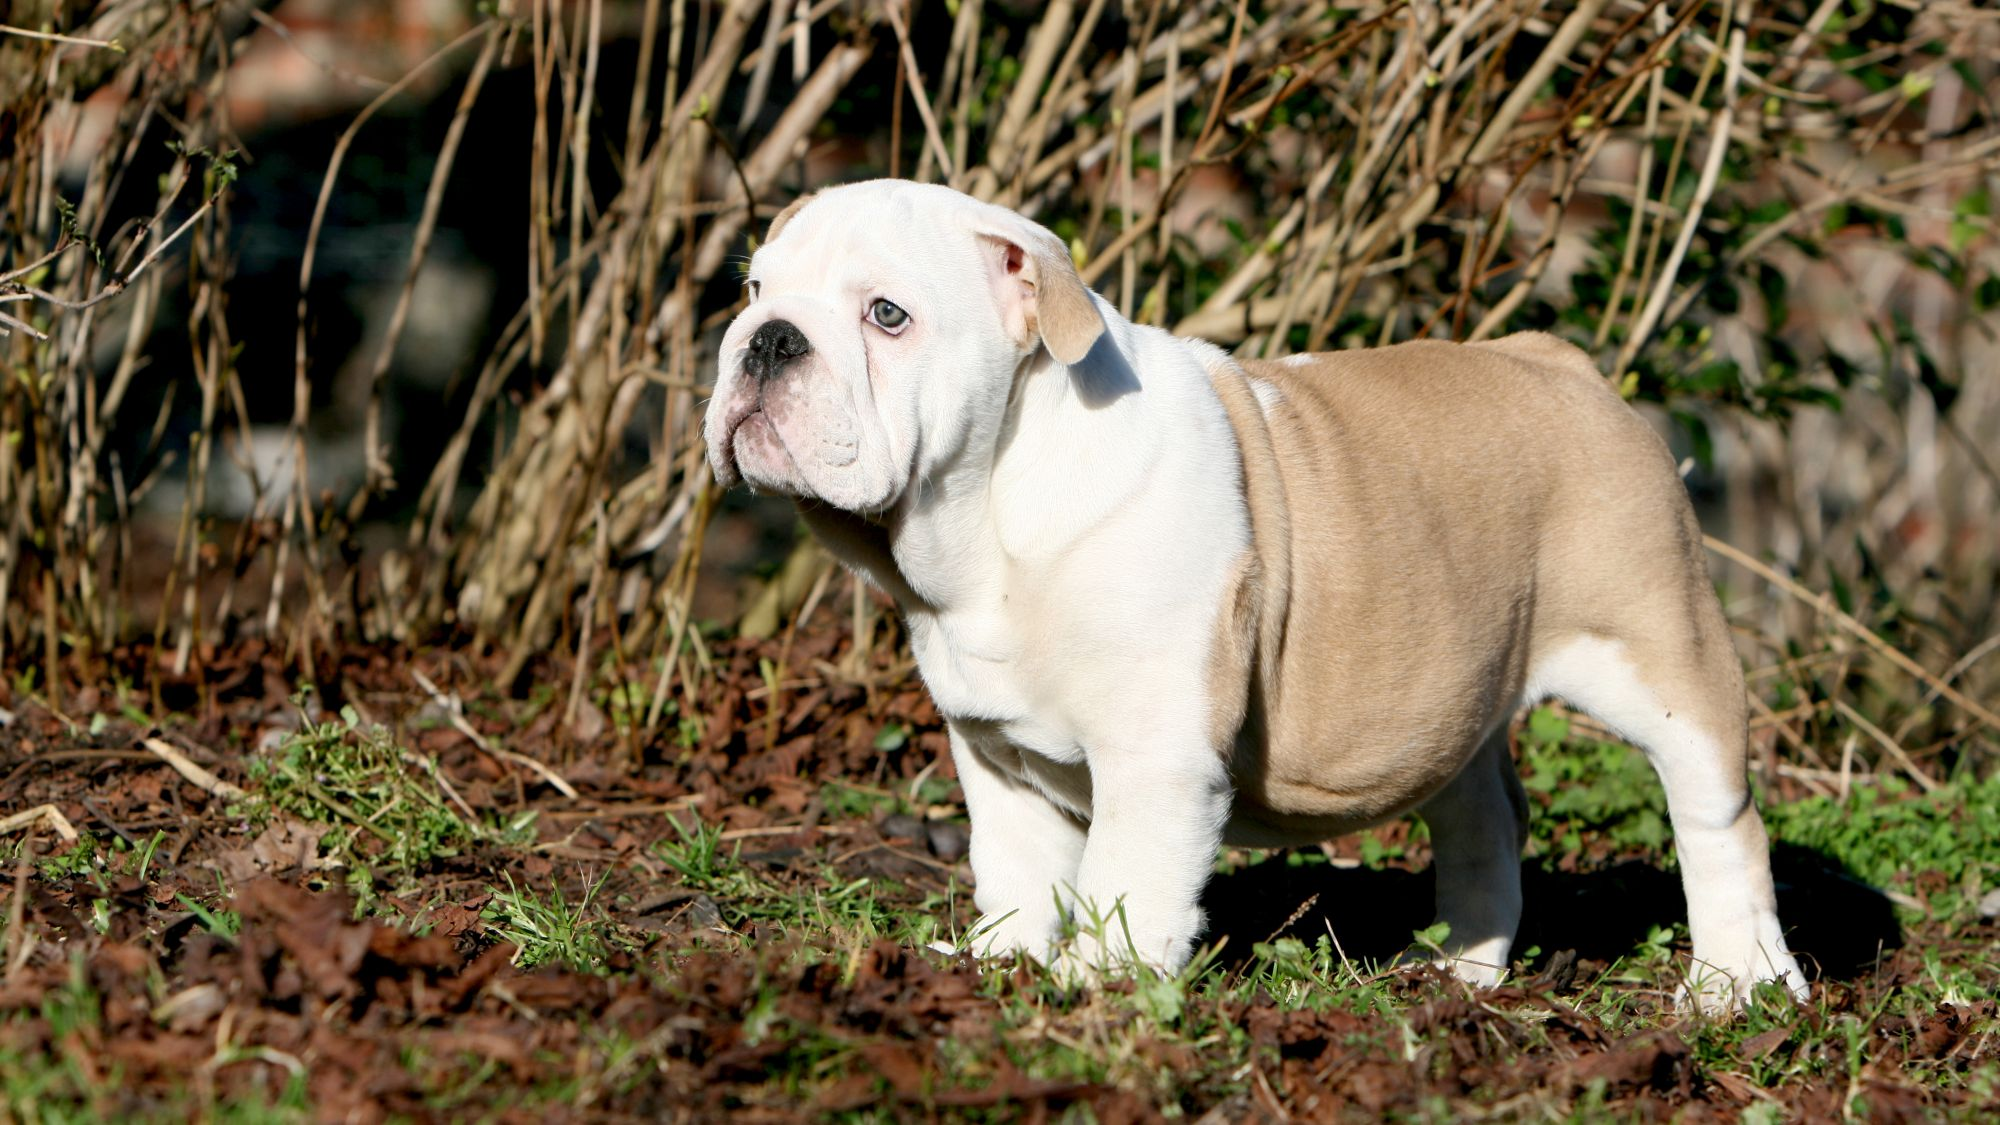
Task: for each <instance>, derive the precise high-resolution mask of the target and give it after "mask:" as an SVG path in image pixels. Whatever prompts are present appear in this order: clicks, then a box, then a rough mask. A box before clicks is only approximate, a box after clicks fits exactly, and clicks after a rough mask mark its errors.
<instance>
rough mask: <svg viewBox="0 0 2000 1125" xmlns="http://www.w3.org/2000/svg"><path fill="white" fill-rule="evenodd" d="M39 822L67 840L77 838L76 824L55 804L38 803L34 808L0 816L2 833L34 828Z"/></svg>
mask: <svg viewBox="0 0 2000 1125" xmlns="http://www.w3.org/2000/svg"><path fill="white" fill-rule="evenodd" d="M38 824H47V825H48V826H49V827H50V828H52V829H54V830H55V833H56V835H58V836H61V837H62V838H63V839H65V840H72V841H73V840H75V839H76V838H77V836H76V826H75V825H73V824H71V823H70V822H69V818H68V817H66V816H64V815H63V814H62V810H61V809H59V808H57V807H55V806H54V805H36V806H35V807H34V808H32V809H26V810H24V811H22V812H17V813H15V814H14V815H12V816H9V817H0V834H4V833H8V832H17V831H19V830H21V829H23V828H33V827H34V826H36V825H38Z"/></svg>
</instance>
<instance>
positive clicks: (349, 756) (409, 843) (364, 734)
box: [248, 694, 480, 872]
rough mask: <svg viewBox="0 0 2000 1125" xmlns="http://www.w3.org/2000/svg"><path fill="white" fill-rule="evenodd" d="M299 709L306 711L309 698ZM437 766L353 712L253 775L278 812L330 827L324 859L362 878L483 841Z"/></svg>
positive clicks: (302, 734)
mask: <svg viewBox="0 0 2000 1125" xmlns="http://www.w3.org/2000/svg"><path fill="white" fill-rule="evenodd" d="M296 702H297V703H298V704H299V705H300V709H301V712H303V711H304V702H305V697H304V695H303V694H301V695H300V696H299V697H298V698H297V700H296ZM435 769H436V767H435V765H434V764H433V763H431V762H429V761H428V760H427V759H422V758H418V757H417V756H415V755H414V754H411V753H409V752H408V751H406V750H404V749H402V748H401V747H400V746H398V745H397V744H396V742H395V740H394V738H392V737H391V736H390V734H389V732H388V731H386V730H384V729H382V728H381V727H378V726H373V725H369V724H364V723H362V721H361V720H360V717H359V716H358V715H357V714H356V713H355V712H354V710H353V708H351V707H348V708H342V709H341V713H340V716H339V718H338V719H336V720H333V721H329V722H323V723H315V722H312V721H311V720H310V719H308V720H306V721H305V723H304V724H303V725H302V726H301V727H300V729H299V730H298V732H297V733H295V734H291V735H288V736H286V737H285V739H284V740H283V741H281V742H280V743H279V744H278V745H277V746H276V747H275V748H274V749H272V750H271V751H270V752H268V753H265V754H261V755H258V756H256V757H253V758H252V759H250V762H249V764H248V772H249V775H250V778H251V780H252V781H253V782H254V783H255V784H256V786H257V788H258V789H259V791H260V792H261V794H262V796H263V799H264V800H265V801H266V802H268V803H269V805H270V807H271V808H274V809H277V810H279V811H281V812H285V813H288V814H290V815H292V816H296V817H298V818H300V819H301V820H307V821H312V822H314V823H318V824H329V825H333V826H334V830H333V831H331V832H328V833H327V834H326V835H325V836H324V837H322V838H321V840H320V852H321V854H322V855H324V856H328V857H333V858H334V859H336V860H338V861H339V862H341V863H343V864H345V865H347V866H349V867H352V868H355V869H357V870H374V871H402V872H408V871H412V870H414V869H417V868H421V867H423V866H424V865H426V864H429V863H431V862H432V861H433V860H436V859H439V858H441V857H446V856H453V855H457V854H459V853H460V852H462V851H464V850H465V848H467V847H468V846H470V845H471V844H472V842H473V841H474V840H475V839H476V838H477V837H478V836H479V835H480V831H479V829H478V828H477V827H476V826H475V825H473V824H471V823H469V822H468V821H466V820H465V819H464V818H463V817H461V816H459V815H458V814H457V813H456V812H455V811H453V809H452V808H451V806H450V805H449V804H448V803H447V802H446V799H445V797H444V796H443V795H442V793H441V791H440V785H439V783H438V781H437V780H436V779H435V777H434V776H433V775H434V774H435Z"/></svg>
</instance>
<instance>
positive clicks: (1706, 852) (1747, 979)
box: [1529, 606, 1807, 1012]
mask: <svg viewBox="0 0 2000 1125" xmlns="http://www.w3.org/2000/svg"><path fill="white" fill-rule="evenodd" d="M1694 616H1695V620H1694V621H1693V622H1692V625H1691V628H1690V631H1689V632H1688V633H1687V634H1684V635H1682V636H1679V637H1676V636H1673V635H1672V634H1673V633H1674V632H1675V630H1671V629H1669V630H1664V631H1662V634H1664V635H1662V634H1656V635H1652V636H1646V637H1639V636H1634V637H1632V638H1630V640H1631V643H1630V644H1627V643H1625V642H1624V641H1619V640H1611V639H1607V638H1604V637H1597V636H1577V637H1575V638H1572V639H1570V640H1569V641H1567V642H1566V643H1563V644H1561V645H1558V646H1556V647H1555V648H1554V649H1552V650H1551V651H1550V652H1549V654H1548V655H1547V656H1545V657H1544V658H1542V659H1540V660H1539V661H1537V663H1536V665H1535V666H1534V667H1533V668H1531V669H1530V671H1529V678H1530V681H1531V683H1532V685H1533V686H1534V687H1536V688H1539V689H1543V690H1544V691H1546V692H1547V693H1550V694H1554V695H1559V696H1561V697H1563V698H1564V699H1566V700H1568V701H1569V702H1570V703H1571V704H1572V705H1574V706H1576V707H1577V708H1579V709H1581V710H1583V711H1585V712H1588V713H1589V714H1591V715H1594V716H1596V717H1597V718H1598V719H1599V720H1600V721H1602V722H1603V723H1605V724H1606V725H1607V726H1609V727H1611V729H1613V730H1614V731H1616V732H1618V734H1619V735H1620V736H1621V737H1623V738H1625V739H1627V740H1628V741H1630V742H1631V743H1632V744H1633V745H1635V746H1637V747H1639V749H1640V750H1641V751H1642V752H1644V753H1645V755H1646V759H1647V760H1648V761H1649V762H1651V763H1652V766H1653V770H1654V772H1656V773H1657V774H1659V777H1660V782H1661V785H1662V786H1663V787H1664V788H1665V789H1666V793H1667V813H1668V816H1669V819H1670V820H1671V821H1672V823H1673V829H1674V844H1675V849H1676V851H1677V852H1678V854H1679V857H1680V866H1681V883H1682V886H1683V888H1684V889H1685V891H1686V893H1687V907H1688V929H1689V931H1690V932H1691V933H1692V935H1693V938H1694V964H1693V966H1692V967H1691V969H1690V971H1689V973H1688V981H1687V984H1686V985H1685V986H1684V987H1683V989H1682V1001H1683V1002H1684V1003H1686V1004H1689V1005H1691V1006H1693V1007H1695V1008H1697V1009H1700V1010H1702V1011H1710V1012H1725V1011H1728V1010H1730V1009H1733V1008H1735V1007H1737V1006H1740V1005H1741V1004H1742V1002H1743V1000H1744V999H1745V998H1746V997H1747V996H1748V995H1749V992H1750V990H1751V989H1752V988H1753V987H1754V986H1756V985H1757V984H1758V983H1759V982H1762V981H1778V982H1780V983H1782V984H1783V985H1784V986H1785V988H1786V989H1787V990H1788V991H1790V992H1791V993H1792V995H1794V996H1796V997H1798V998H1800V999H1804V998H1805V996H1806V994H1807V988H1806V982H1805V976H1804V974H1803V973H1801V972H1800V971H1799V966H1798V962H1797V961H1795V960H1794V959H1793V958H1792V955H1791V952H1790V951H1789V950H1787V949H1786V948H1785V937H1784V931H1783V928H1782V927H1781V926H1780V924H1779V922H1778V907H1777V896H1776V893H1775V891H1774V890H1773V887H1772V882H1771V856H1770V845H1769V842H1768V840H1767V838H1766V836H1765V834H1764V822H1763V820H1762V819H1761V818H1760V817H1759V816H1758V815H1757V806H1756V803H1755V802H1754V801H1752V800H1751V797H1750V785H1749V778H1748V776H1747V769H1746V762H1745V755H1746V747H1745V744H1744V743H1745V711H1744V702H1743V679H1742V673H1741V671H1740V669H1739V668H1738V667H1737V664H1736V654H1735V652H1734V650H1733V649H1732V648H1731V647H1730V646H1729V642H1728V636H1727V634H1726V632H1724V626H1723V622H1722V615H1721V613H1720V611H1719V609H1718V608H1716V607H1713V606H1700V607H1697V610H1696V614H1695V615H1694ZM1662 619H1670V618H1667V617H1666V615H1662ZM1680 620H1687V617H1685V616H1683V617H1681V618H1680ZM1704 627H1705V628H1704ZM1697 636H1699V640H1697V639H1696V637H1697Z"/></svg>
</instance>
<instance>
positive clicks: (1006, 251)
mask: <svg viewBox="0 0 2000 1125" xmlns="http://www.w3.org/2000/svg"><path fill="white" fill-rule="evenodd" d="M1013 218H1015V219H1017V220H1018V221H1017V222H1015V223H1010V224H1008V227H1009V228H1010V229H1005V230H993V229H986V230H981V231H980V232H979V236H980V237H981V238H982V239H984V240H985V241H986V242H987V243H989V244H990V245H991V247H992V248H993V251H994V255H993V258H992V262H993V267H994V272H995V279H994V280H995V284H996V287H997V290H998V292H999V295H1000V299H1001V301H1002V304H1003V308H1002V315H1003V317H1004V318H1005V319H1007V321H1008V323H1009V324H1010V326H1011V325H1014V324H1018V325H1019V327H1020V329H1021V330H1023V331H1024V332H1025V333H1026V334H1027V336H1028V337H1033V336H1040V337H1041V341H1042V346H1043V347H1045V348H1047V349H1048V350H1049V354H1050V355H1052V356H1054V357H1055V358H1056V362H1058V363H1061V364H1062V365H1064V366H1065V367H1067V366H1071V365H1073V364H1077V363H1081V362H1083V357H1084V356H1086V355H1089V354H1090V349H1091V346H1092V345H1094V344H1096V343H1097V338H1098V337H1099V336H1102V335H1103V334H1104V317H1103V316H1102V315H1101V314H1099V313H1098V311H1097V302H1095V301H1093V300H1091V298H1090V289H1089V288H1088V287H1086V286H1085V285H1084V284H1083V278H1081V277H1079V276H1077V272H1076V263H1075V262H1073V261H1071V260H1070V257H1069V248H1068V247H1066V246H1064V245H1063V244H1062V240H1061V239H1059V238H1057V237H1056V236H1055V235H1054V234H1052V233H1050V232H1049V231H1048V230H1047V229H1045V228H1043V227H1040V226H1037V225H1035V224H1034V223H1031V222H1029V221H1028V220H1026V219H1020V218H1019V217H1018V216H1013ZM1015 302H1018V307H1014V303H1015ZM1024 342H1025V341H1024Z"/></svg>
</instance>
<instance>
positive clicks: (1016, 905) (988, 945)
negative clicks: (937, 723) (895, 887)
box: [950, 723, 1084, 960]
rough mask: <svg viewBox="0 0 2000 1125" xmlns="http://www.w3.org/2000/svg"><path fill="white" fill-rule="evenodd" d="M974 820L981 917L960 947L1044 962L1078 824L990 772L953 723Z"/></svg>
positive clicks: (1069, 874)
mask: <svg viewBox="0 0 2000 1125" xmlns="http://www.w3.org/2000/svg"><path fill="white" fill-rule="evenodd" d="M950 731H951V760H952V764H954V765H955V766H957V767H958V784H959V788H961V789H963V790H964V791H965V808H966V812H967V813H969V814H971V817H972V846H971V849H970V853H971V854H970V858H971V860H972V877H973V879H974V880H975V881H976V883H977V884H978V885H977V886H976V887H975V888H974V890H973V893H972V901H973V905H975V906H977V907H979V911H980V918H979V921H978V922H977V923H975V924H974V926H973V928H972V931H971V933H970V935H969V936H968V938H967V941H966V946H967V948H969V949H971V950H972V951H973V952H974V953H977V954H979V955H980V956H982V957H985V956H998V955H1001V954H1005V953H1025V954H1027V955H1028V956H1030V957H1035V958H1039V959H1043V960H1046V959H1047V958H1048V957H1049V955H1050V949H1051V947H1052V946H1053V945H1054V943H1055V940H1056V938H1057V936H1058V935H1059V934H1060V932H1061V930H1062V910H1061V908H1060V907H1059V906H1058V905H1057V901H1058V899H1057V896H1058V895H1059V894H1061V893H1062V891H1063V888H1065V887H1068V886H1071V885H1073V884H1074V883H1075V882H1076V878H1077V864H1078V863H1079V862H1080V861H1081V860H1082V858H1083V841H1084V835H1083V825H1082V824H1080V823H1078V821H1077V820H1076V818H1074V817H1072V816H1070V815H1069V814H1068V813H1066V812H1064V811H1063V810H1061V809H1059V808H1057V807H1056V806H1055V805H1054V804H1053V803H1052V802H1051V801H1050V800H1049V799H1048V798H1047V797H1045V796H1043V795H1042V794H1041V793H1039V792H1036V791H1035V789H1034V788H1033V787H1031V786H1029V785H1028V784H1027V783H1025V782H1023V781H1020V780H1017V779H1015V778H1012V777H1009V776H1007V775H1006V774H1004V773H1002V772H1000V771H999V770H998V769H996V768H995V767H994V765H993V763H992V762H990V761H988V760H987V758H986V755H985V754H984V753H983V752H982V751H981V750H980V749H979V748H978V747H977V746H974V745H973V744H972V743H971V742H969V741H967V739H966V737H965V733H964V732H963V731H962V730H960V729H959V727H958V724H956V723H952V724H950Z"/></svg>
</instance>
